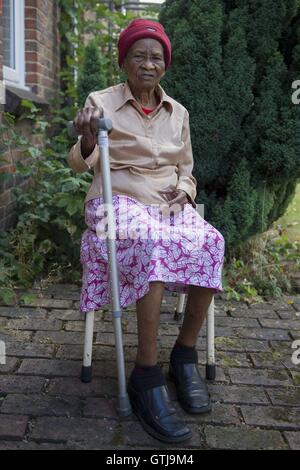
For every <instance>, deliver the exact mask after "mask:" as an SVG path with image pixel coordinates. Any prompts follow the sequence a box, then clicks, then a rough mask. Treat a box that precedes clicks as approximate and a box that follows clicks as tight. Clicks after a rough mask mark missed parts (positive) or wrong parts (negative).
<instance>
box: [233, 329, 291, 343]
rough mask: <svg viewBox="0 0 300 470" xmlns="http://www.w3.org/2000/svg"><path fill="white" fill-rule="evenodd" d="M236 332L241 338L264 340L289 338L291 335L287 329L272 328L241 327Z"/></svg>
mask: <svg viewBox="0 0 300 470" xmlns="http://www.w3.org/2000/svg"><path fill="white" fill-rule="evenodd" d="M235 333H236V335H237V336H238V337H240V338H253V339H264V340H274V339H277V340H288V339H290V336H289V334H288V332H287V331H285V330H280V329H271V328H247V329H246V328H239V329H237V328H236V329H235Z"/></svg>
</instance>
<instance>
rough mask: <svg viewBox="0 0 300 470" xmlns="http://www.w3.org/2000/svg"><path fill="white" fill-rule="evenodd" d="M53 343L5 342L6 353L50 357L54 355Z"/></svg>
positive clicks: (8, 354) (18, 355)
mask: <svg viewBox="0 0 300 470" xmlns="http://www.w3.org/2000/svg"><path fill="white" fill-rule="evenodd" d="M54 351H55V347H54V345H46V344H38V343H21V342H18V343H16V342H15V343H12V342H9V343H6V355H7V356H17V357H35V358H39V357H40V358H51V357H53V355H54Z"/></svg>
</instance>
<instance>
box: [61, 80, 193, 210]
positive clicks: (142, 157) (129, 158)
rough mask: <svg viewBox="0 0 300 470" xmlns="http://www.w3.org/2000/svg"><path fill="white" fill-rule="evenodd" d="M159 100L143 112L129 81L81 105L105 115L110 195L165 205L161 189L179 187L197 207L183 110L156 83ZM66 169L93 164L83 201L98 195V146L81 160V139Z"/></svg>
mask: <svg viewBox="0 0 300 470" xmlns="http://www.w3.org/2000/svg"><path fill="white" fill-rule="evenodd" d="M156 92H157V95H158V96H159V98H160V103H159V105H158V106H157V108H156V109H155V110H153V111H152V112H151V113H150V114H148V115H146V114H145V113H144V112H143V111H142V108H141V106H140V104H139V103H138V102H137V101H136V99H135V98H134V96H133V95H132V92H131V90H130V87H129V85H128V83H127V82H126V83H121V84H119V85H116V86H112V87H109V88H106V89H105V90H101V91H95V92H92V93H90V95H89V96H88V97H87V99H86V102H85V106H96V107H98V108H99V109H100V111H101V112H102V114H103V116H104V117H109V118H111V120H112V123H113V130H112V131H111V132H110V134H109V154H110V168H111V182H112V193H113V194H125V195H127V196H131V197H133V198H135V199H137V200H138V201H140V202H142V203H144V204H161V203H166V201H167V198H166V196H165V195H162V194H160V193H159V192H158V191H159V190H162V189H175V188H176V189H182V190H184V191H185V192H186V193H187V195H188V196H189V200H190V202H191V203H192V204H193V206H194V207H196V204H195V197H196V194H197V192H196V185H197V181H196V179H195V178H194V176H193V175H192V170H193V165H194V162H193V154H192V146H191V138H190V128H189V115H188V111H187V110H186V109H185V108H184V107H183V106H182V105H181V104H180V103H178V102H177V101H175V100H174V99H172V98H171V97H169V96H168V95H167V94H166V93H165V92H164V90H163V88H162V87H161V86H160V85H158V87H157V89H156ZM68 163H69V165H70V167H71V168H72V169H73V170H74V171H75V172H77V173H83V172H84V171H87V170H88V169H91V168H93V170H94V179H93V182H92V184H91V187H90V188H89V191H88V193H87V195H86V198H85V202H87V201H89V200H91V199H94V198H96V197H99V196H101V195H102V182H101V173H100V171H101V170H100V160H99V147H98V145H96V146H95V148H94V150H93V152H92V153H91V154H90V155H89V156H88V157H87V158H86V159H84V158H83V157H82V155H81V137H79V138H78V141H77V143H76V144H75V145H73V147H72V148H71V150H70V153H69V156H68Z"/></svg>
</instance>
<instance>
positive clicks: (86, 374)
mask: <svg viewBox="0 0 300 470" xmlns="http://www.w3.org/2000/svg"><path fill="white" fill-rule="evenodd" d="M93 332H94V311H93V310H92V311H91V312H87V313H86V314H85V333H84V352H83V365H82V369H81V381H82V382H84V383H88V382H90V381H91V380H92V349H93Z"/></svg>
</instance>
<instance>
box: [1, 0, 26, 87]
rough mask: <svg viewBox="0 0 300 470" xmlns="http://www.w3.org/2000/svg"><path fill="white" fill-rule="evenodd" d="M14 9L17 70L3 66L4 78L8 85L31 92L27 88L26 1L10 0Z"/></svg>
mask: <svg viewBox="0 0 300 470" xmlns="http://www.w3.org/2000/svg"><path fill="white" fill-rule="evenodd" d="M10 2H11V5H12V6H13V7H14V13H15V15H14V36H15V37H14V48H15V51H14V53H15V68H14V69H13V68H11V67H7V66H6V65H3V78H4V82H5V83H6V84H7V85H12V86H15V87H18V88H24V89H26V90H29V88H28V87H26V86H25V25H24V16H25V15H24V10H25V6H24V0H10Z"/></svg>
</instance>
